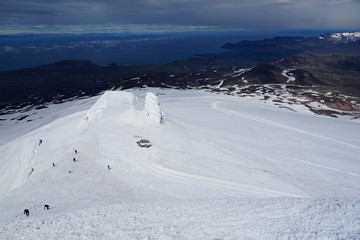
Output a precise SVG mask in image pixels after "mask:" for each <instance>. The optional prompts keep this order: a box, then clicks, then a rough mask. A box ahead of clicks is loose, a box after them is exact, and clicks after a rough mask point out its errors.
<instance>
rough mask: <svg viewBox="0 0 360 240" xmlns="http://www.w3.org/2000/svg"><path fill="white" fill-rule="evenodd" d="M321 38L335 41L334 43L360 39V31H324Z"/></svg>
mask: <svg viewBox="0 0 360 240" xmlns="http://www.w3.org/2000/svg"><path fill="white" fill-rule="evenodd" d="M319 39H322V40H326V41H330V42H334V43H347V42H355V41H359V40H360V32H352V33H348V32H345V33H323V34H320V36H319Z"/></svg>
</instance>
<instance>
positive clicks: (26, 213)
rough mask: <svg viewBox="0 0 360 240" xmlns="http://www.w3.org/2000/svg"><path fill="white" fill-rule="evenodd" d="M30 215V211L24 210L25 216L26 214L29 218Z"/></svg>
mask: <svg viewBox="0 0 360 240" xmlns="http://www.w3.org/2000/svg"><path fill="white" fill-rule="evenodd" d="M29 213H30V211H29V209H25V210H24V214H25V215H26V216H27V217H28V216H29Z"/></svg>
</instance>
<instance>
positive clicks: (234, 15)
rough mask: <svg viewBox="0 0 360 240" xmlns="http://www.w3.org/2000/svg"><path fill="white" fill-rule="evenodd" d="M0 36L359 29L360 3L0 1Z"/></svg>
mask: <svg viewBox="0 0 360 240" xmlns="http://www.w3.org/2000/svg"><path fill="white" fill-rule="evenodd" d="M0 24H1V28H0V33H3V34H4V33H17V32H97V31H98V32H117V31H118V32H121V31H140V32H141V31H170V30H173V31H186V30H189V29H190V30H191V29H193V30H199V31H200V30H202V31H205V30H207V29H210V30H216V29H225V30H227V29H229V30H256V29H259V30H261V29H277V30H279V29H283V30H297V29H299V30H312V29H347V30H349V29H354V30H359V29H360V0H0Z"/></svg>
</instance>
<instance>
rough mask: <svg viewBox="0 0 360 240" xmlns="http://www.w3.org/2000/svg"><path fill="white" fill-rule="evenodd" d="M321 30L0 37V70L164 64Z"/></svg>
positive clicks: (309, 34)
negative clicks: (64, 64) (63, 64)
mask: <svg viewBox="0 0 360 240" xmlns="http://www.w3.org/2000/svg"><path fill="white" fill-rule="evenodd" d="M319 33H321V31H313V32H290V31H288V32H280V31H241V32H210V33H199V32H196V33H178V34H174V33H171V34H158V35H154V34H152V35H147V34H143V35H124V34H123V35H119V34H118V35H115V34H112V35H109V34H108V35H104V34H102V35H101V34H91V35H23V36H0V71H9V70H16V69H22V68H29V67H35V66H39V65H43V64H49V63H54V62H56V61H61V60H85V59H86V60H90V61H91V62H93V63H95V64H98V65H101V66H106V65H109V64H111V63H116V64H118V65H124V66H136V65H146V64H165V63H170V62H173V61H177V60H183V59H188V58H191V57H196V54H204V53H219V52H223V51H225V50H224V49H222V48H221V46H222V45H224V44H225V43H228V42H232V43H235V42H239V41H241V40H262V39H265V38H272V37H274V36H316V35H318V34H319Z"/></svg>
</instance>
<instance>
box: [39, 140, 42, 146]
mask: <svg viewBox="0 0 360 240" xmlns="http://www.w3.org/2000/svg"><path fill="white" fill-rule="evenodd" d="M42 141H43V140H42V139H41V138H40V139H39V146H40V145H41V144H42Z"/></svg>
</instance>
